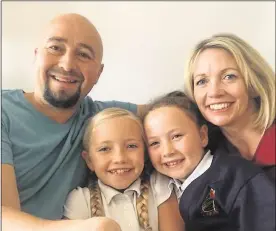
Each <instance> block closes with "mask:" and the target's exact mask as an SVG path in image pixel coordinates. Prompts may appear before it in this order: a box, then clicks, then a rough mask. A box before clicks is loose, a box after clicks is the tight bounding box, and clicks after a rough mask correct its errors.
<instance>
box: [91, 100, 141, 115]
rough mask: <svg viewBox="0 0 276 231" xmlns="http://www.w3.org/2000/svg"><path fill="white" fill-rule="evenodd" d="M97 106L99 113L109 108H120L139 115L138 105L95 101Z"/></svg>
mask: <svg viewBox="0 0 276 231" xmlns="http://www.w3.org/2000/svg"><path fill="white" fill-rule="evenodd" d="M94 104H95V106H96V111H97V112H99V111H101V110H103V109H105V108H109V107H119V108H123V109H126V110H129V111H131V112H133V113H134V114H137V105H136V104H133V103H127V102H120V101H115V100H113V101H94Z"/></svg>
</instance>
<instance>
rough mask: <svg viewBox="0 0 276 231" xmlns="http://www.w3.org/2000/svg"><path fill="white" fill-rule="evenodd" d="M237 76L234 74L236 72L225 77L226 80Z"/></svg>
mask: <svg viewBox="0 0 276 231" xmlns="http://www.w3.org/2000/svg"><path fill="white" fill-rule="evenodd" d="M236 77H237V76H236V75H234V74H229V75H225V76H224V79H226V80H232V79H235V78H236Z"/></svg>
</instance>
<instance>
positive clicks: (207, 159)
mask: <svg viewBox="0 0 276 231" xmlns="http://www.w3.org/2000/svg"><path fill="white" fill-rule="evenodd" d="M212 161H213V155H212V154H211V151H210V150H208V151H207V152H206V154H205V155H204V156H203V158H202V160H201V161H200V162H199V164H198V165H197V166H196V168H195V169H194V171H193V172H192V173H191V175H190V176H188V177H187V178H186V179H182V180H177V179H173V178H171V180H170V181H169V188H170V190H171V191H172V190H174V191H175V194H176V197H177V200H178V202H179V201H180V199H181V196H182V194H183V192H184V191H185V189H186V188H187V187H188V186H189V184H191V183H192V182H193V181H194V180H195V179H197V178H198V177H199V176H201V175H202V174H203V173H204V172H206V171H207V170H208V169H209V168H210V167H211V164H212Z"/></svg>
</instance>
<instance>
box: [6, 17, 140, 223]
mask: <svg viewBox="0 0 276 231" xmlns="http://www.w3.org/2000/svg"><path fill="white" fill-rule="evenodd" d="M102 56H103V46H102V40H101V37H100V35H99V33H98V32H97V30H96V28H95V27H94V26H93V25H92V24H91V22H90V21H89V20H88V19H86V18H85V17H83V16H81V15H78V14H65V15H61V16H58V17H56V18H55V19H53V20H52V21H51V22H50V23H49V25H48V26H47V28H46V29H45V31H44V33H43V36H42V39H41V42H40V44H38V47H37V48H36V49H35V58H36V59H35V66H36V72H35V73H36V85H35V89H34V92H31V93H26V92H24V91H23V90H7V91H2V105H3V106H2V176H3V177H2V205H3V206H6V207H10V208H12V210H11V211H10V210H8V212H9V213H8V214H13V211H15V210H21V211H24V212H26V213H29V214H32V215H34V216H36V217H40V218H44V219H51V220H54V219H60V218H62V215H63V205H64V203H65V199H66V196H67V195H68V193H69V192H70V191H71V190H72V189H74V188H75V187H77V186H78V185H81V184H83V183H84V180H85V179H86V173H87V172H86V166H85V163H84V161H83V159H82V158H81V155H80V153H81V151H82V150H81V149H82V146H81V141H82V135H83V131H84V125H85V121H86V120H87V118H89V117H90V116H93V115H94V114H95V113H97V112H98V111H100V110H102V109H104V108H107V107H122V108H125V109H128V110H130V111H132V112H135V113H136V112H137V110H138V111H139V110H141V108H142V106H140V109H139V108H137V106H136V105H134V104H131V103H124V102H117V101H108V102H100V101H93V100H92V99H91V98H90V97H87V94H88V93H89V92H90V91H91V89H92V88H93V86H94V85H95V84H96V83H97V81H98V79H99V77H100V75H101V73H102V71H103V67H104V65H103V64H102ZM138 114H139V112H138ZM18 214H19V217H20V214H21V213H17V215H18ZM25 215H26V214H25Z"/></svg>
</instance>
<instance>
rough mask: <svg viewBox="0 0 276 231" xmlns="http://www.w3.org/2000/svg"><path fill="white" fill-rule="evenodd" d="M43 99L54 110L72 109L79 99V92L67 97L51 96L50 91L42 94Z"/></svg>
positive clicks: (60, 95) (62, 95)
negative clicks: (54, 108)
mask: <svg viewBox="0 0 276 231" xmlns="http://www.w3.org/2000/svg"><path fill="white" fill-rule="evenodd" d="M44 99H45V100H46V101H47V102H48V103H49V104H50V105H52V106H53V107H56V108H64V109H68V108H72V107H74V106H75V105H76V104H77V103H78V101H79V99H80V92H76V93H75V94H74V95H71V96H68V95H65V94H64V93H63V94H59V95H56V94H53V93H52V92H51V91H47V90H46V91H45V92H44Z"/></svg>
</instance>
